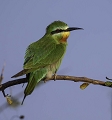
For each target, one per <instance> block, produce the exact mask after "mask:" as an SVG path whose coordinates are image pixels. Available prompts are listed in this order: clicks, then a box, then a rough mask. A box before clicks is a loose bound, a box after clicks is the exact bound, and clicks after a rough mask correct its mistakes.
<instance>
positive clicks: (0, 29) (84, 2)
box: [0, 0, 112, 120]
mask: <svg viewBox="0 0 112 120" xmlns="http://www.w3.org/2000/svg"><path fill="white" fill-rule="evenodd" d="M55 20H62V21H64V22H66V23H67V24H68V25H69V26H70V27H82V28H84V30H79V31H73V32H71V34H70V37H69V39H68V48H67V52H66V54H65V57H64V59H63V61H62V65H61V67H60V69H59V71H58V74H62V75H72V76H80V77H81V76H85V77H89V78H93V79H100V80H103V81H105V80H106V79H105V77H106V76H108V77H110V78H112V1H111V0H56V1H55V0H49V1H45V0H41V1H38V0H0V69H2V66H3V63H4V61H5V63H6V67H5V71H4V81H3V82H7V81H9V80H12V79H11V78H10V77H11V76H12V75H14V74H15V73H17V72H19V71H20V70H22V65H23V61H24V54H25V50H26V47H27V46H28V45H29V44H31V43H32V42H34V41H36V40H38V39H40V38H41V37H42V36H43V35H44V33H45V29H46V26H47V25H48V24H50V23H51V22H53V21H55ZM81 84H82V83H75V82H71V81H55V82H54V81H50V82H47V83H46V84H44V83H42V84H41V85H40V86H39V87H38V88H37V89H36V90H35V91H34V92H33V93H32V94H31V95H30V96H28V97H27V98H26V100H25V102H24V105H23V106H21V105H20V106H19V107H18V108H16V109H12V108H10V107H8V108H7V109H5V110H4V111H2V112H0V120H10V119H11V117H12V116H15V115H24V116H25V119H24V120H112V117H111V116H112V103H111V102H112V89H111V88H107V87H102V86H96V85H90V86H88V87H87V88H86V89H85V90H81V89H80V85H81ZM24 88H25V86H24V87H23V88H22V84H21V85H18V86H14V87H11V89H9V88H7V89H6V93H8V94H10V90H11V92H12V93H11V94H12V96H14V95H16V94H18V93H20V92H22V93H23V91H24ZM22 99H23V94H22V95H21V97H20V98H19V101H20V102H21V101H22ZM4 103H6V99H5V98H4V97H3V95H2V93H1V92H0V106H2V105H3V104H4ZM13 120H18V118H15V119H13Z"/></svg>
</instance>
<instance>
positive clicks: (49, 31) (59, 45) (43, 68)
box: [11, 20, 83, 104]
mask: <svg viewBox="0 0 112 120" xmlns="http://www.w3.org/2000/svg"><path fill="white" fill-rule="evenodd" d="M81 29H83V28H79V27H69V26H68V25H67V24H66V23H65V22H63V21H60V20H57V21H54V22H52V23H51V24H49V25H48V26H47V27H46V32H45V34H44V36H43V37H42V38H40V39H39V40H37V41H36V42H33V43H31V44H30V45H29V46H28V47H27V49H26V52H25V57H24V63H23V70H22V71H20V72H18V73H17V74H15V75H13V76H12V77H11V78H15V77H19V76H22V75H26V79H28V83H27V86H26V88H25V90H24V98H23V100H22V103H21V104H23V102H24V100H25V98H26V96H28V95H30V94H31V93H32V92H33V91H34V89H35V87H36V85H37V84H38V83H39V82H40V81H41V80H45V81H47V80H48V79H49V78H51V77H52V75H56V72H57V70H58V69H59V67H60V65H61V62H62V59H63V57H64V55H65V53H66V48H67V45H68V43H67V39H68V37H69V35H70V32H71V31H73V30H81Z"/></svg>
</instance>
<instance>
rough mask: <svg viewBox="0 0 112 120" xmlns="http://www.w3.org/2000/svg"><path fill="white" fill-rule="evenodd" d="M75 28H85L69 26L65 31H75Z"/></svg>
mask: <svg viewBox="0 0 112 120" xmlns="http://www.w3.org/2000/svg"><path fill="white" fill-rule="evenodd" d="M73 30H84V29H83V28H78V27H69V28H67V29H66V30H65V31H73Z"/></svg>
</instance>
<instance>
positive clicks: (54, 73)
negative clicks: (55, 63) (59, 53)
mask: <svg viewBox="0 0 112 120" xmlns="http://www.w3.org/2000/svg"><path fill="white" fill-rule="evenodd" d="M56 76H57V75H56V73H54V81H56Z"/></svg>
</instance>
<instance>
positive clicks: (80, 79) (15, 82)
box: [0, 75, 112, 97]
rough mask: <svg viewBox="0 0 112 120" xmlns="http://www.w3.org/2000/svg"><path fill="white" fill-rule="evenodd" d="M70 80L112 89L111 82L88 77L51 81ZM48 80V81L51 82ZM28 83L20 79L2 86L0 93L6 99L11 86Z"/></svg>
mask: <svg viewBox="0 0 112 120" xmlns="http://www.w3.org/2000/svg"><path fill="white" fill-rule="evenodd" d="M54 79H55V80H69V81H74V82H86V83H91V84H94V85H101V86H107V87H112V82H109V81H106V82H104V81H101V80H94V79H90V78H87V77H75V76H64V75H56V76H54V75H53V76H52V77H51V78H50V79H49V80H54ZM49 80H47V81H49ZM26 82H28V80H27V79H26V78H20V79H16V80H12V81H8V82H6V83H4V84H1V85H0V91H2V92H3V94H4V97H5V93H4V90H5V89H6V88H8V87H10V86H14V85H18V84H22V83H26Z"/></svg>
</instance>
